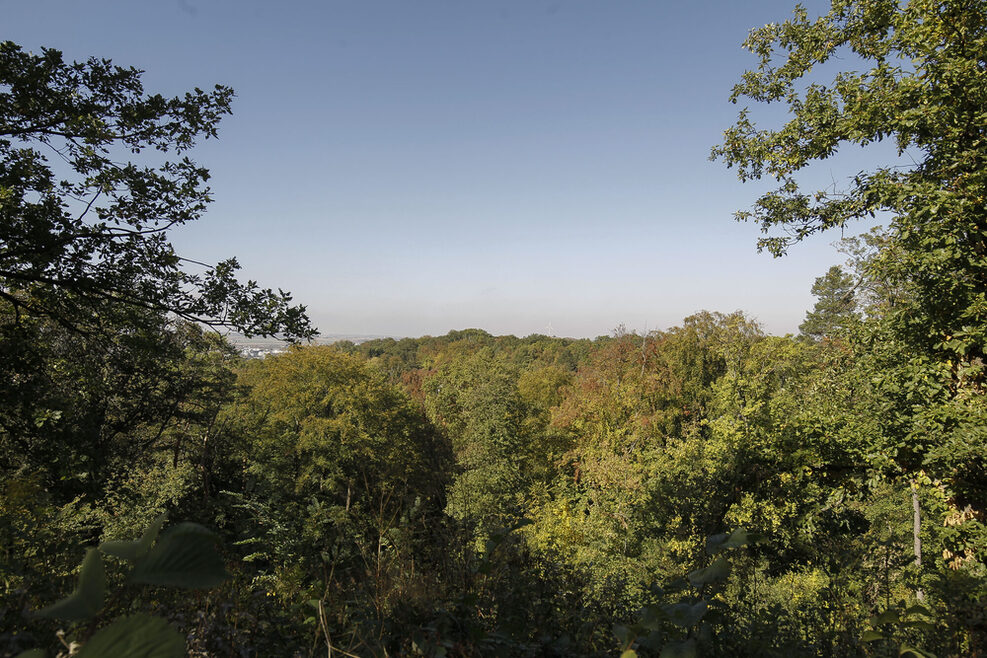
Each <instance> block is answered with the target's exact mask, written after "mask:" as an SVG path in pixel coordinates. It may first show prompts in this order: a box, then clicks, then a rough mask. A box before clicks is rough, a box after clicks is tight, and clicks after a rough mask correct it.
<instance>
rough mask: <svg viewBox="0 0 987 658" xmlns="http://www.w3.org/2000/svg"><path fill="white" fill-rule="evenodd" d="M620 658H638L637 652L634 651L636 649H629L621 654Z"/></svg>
mask: <svg viewBox="0 0 987 658" xmlns="http://www.w3.org/2000/svg"><path fill="white" fill-rule="evenodd" d="M620 658H637V651H634V649H627V650H625V651H624V652H623V653H622V654H620Z"/></svg>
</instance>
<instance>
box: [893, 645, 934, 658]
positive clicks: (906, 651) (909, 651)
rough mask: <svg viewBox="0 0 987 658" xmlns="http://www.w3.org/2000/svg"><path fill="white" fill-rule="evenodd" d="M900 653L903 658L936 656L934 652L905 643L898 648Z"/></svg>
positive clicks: (929, 657)
mask: <svg viewBox="0 0 987 658" xmlns="http://www.w3.org/2000/svg"><path fill="white" fill-rule="evenodd" d="M898 655H899V656H902V657H903V658H936V655H935V654H934V653H929V652H928V651H922V650H921V649H916V648H915V647H909V646H905V645H901V646H900V647H899V648H898Z"/></svg>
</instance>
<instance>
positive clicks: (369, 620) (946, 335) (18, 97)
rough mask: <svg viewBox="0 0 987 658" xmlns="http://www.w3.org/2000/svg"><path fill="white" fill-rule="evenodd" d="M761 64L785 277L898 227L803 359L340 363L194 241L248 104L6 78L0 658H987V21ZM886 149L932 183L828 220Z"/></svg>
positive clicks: (866, 8)
mask: <svg viewBox="0 0 987 658" xmlns="http://www.w3.org/2000/svg"><path fill="white" fill-rule="evenodd" d="M745 45H746V46H747V47H748V49H749V50H750V51H751V52H753V53H754V54H755V55H757V56H758V57H759V58H760V66H759V68H757V69H755V70H753V71H751V72H749V73H748V74H747V75H746V76H745V77H744V78H743V79H742V80H741V81H740V82H739V83H738V85H737V87H736V88H735V89H734V95H733V100H734V101H735V102H741V103H755V104H756V103H772V102H773V103H778V104H781V105H782V106H784V107H785V108H786V109H787V110H788V120H787V123H784V124H783V125H779V126H775V127H774V128H764V127H758V126H756V125H755V123H754V121H753V119H752V118H751V117H750V115H749V114H748V112H747V111H746V110H742V111H741V113H740V116H739V118H738V122H737V124H736V125H735V126H733V127H731V128H729V129H728V130H727V131H726V132H725V133H724V139H723V143H722V144H721V145H719V146H716V147H715V148H714V149H713V157H714V158H715V159H717V160H720V161H722V162H724V163H725V164H726V165H727V166H730V167H733V168H735V169H736V171H737V172H738V174H739V175H740V177H741V179H743V180H758V179H761V180H771V181H774V182H775V183H776V184H777V188H776V189H775V190H774V191H770V192H767V193H765V194H763V195H762V196H760V197H759V198H758V199H757V200H756V201H755V202H754V204H753V206H752V208H751V209H750V210H745V211H741V212H740V213H738V216H739V218H740V219H742V220H749V221H753V222H754V223H756V224H757V225H758V226H760V228H762V229H763V231H764V233H763V235H764V237H763V239H762V240H761V247H762V248H763V249H764V250H766V251H768V252H770V253H773V254H775V255H782V254H785V253H786V252H790V253H789V255H788V256H786V257H788V258H798V251H797V247H795V244H796V243H797V242H798V241H799V240H801V239H803V238H806V237H808V236H809V235H812V234H814V233H816V232H819V231H824V230H827V229H831V228H835V229H837V230H844V229H845V231H846V233H847V234H848V235H851V234H852V233H853V230H852V229H853V220H855V219H859V218H872V217H875V216H877V217H878V218H881V219H883V220H884V228H880V229H875V230H873V231H870V232H866V233H863V234H861V235H858V236H856V237H849V238H846V239H843V240H842V241H841V242H840V245H841V247H840V249H841V252H842V253H843V256H844V257H845V261H844V262H842V263H840V264H838V265H834V266H833V268H832V269H830V270H829V271H828V272H820V276H819V278H818V279H817V280H816V283H815V285H814V286H813V288H812V293H813V295H814V296H815V298H816V303H815V307H814V308H813V309H812V310H810V311H809V312H808V313H807V315H806V318H805V321H804V323H803V324H802V326H801V328H800V332H799V334H798V335H788V336H774V335H768V334H766V333H765V332H764V331H763V330H762V329H761V327H760V326H759V324H758V322H757V321H756V320H754V319H752V318H751V317H748V316H746V315H745V314H744V313H742V312H739V311H736V312H728V313H720V312H711V311H699V312H697V313H695V314H694V315H691V316H689V317H687V318H684V319H683V320H682V321H681V323H679V325H678V326H675V327H672V328H669V329H666V330H662V331H652V332H649V333H647V334H643V335H642V334H639V333H628V332H626V331H624V330H623V329H622V328H618V329H616V330H615V331H614V332H613V333H612V334H611V335H607V336H600V337H598V338H596V339H592V340H590V339H570V338H557V337H550V336H544V335H531V336H528V337H525V338H517V337H515V336H494V335H491V334H489V333H487V332H486V331H483V330H482V329H464V330H458V331H451V332H449V333H448V334H446V335H444V336H438V337H431V336H425V337H422V338H404V339H400V340H398V339H381V340H373V341H369V342H364V343H360V344H354V343H351V342H341V343H337V344H335V345H333V346H313V345H306V344H305V341H306V339H308V338H311V337H312V336H314V335H315V334H316V332H315V329H314V328H313V327H312V326H311V323H310V322H309V320H308V317H307V315H306V311H305V308H304V307H303V306H298V305H293V302H292V299H291V297H290V295H288V294H287V293H285V292H283V291H280V290H278V291H274V290H269V289H262V288H260V287H259V286H258V285H257V284H256V283H254V282H252V281H251V282H247V283H242V282H240V281H239V280H238V279H237V278H236V276H235V274H236V271H237V267H238V266H237V263H236V261H235V260H229V261H226V262H224V263H220V264H219V265H217V266H215V267H212V268H207V269H205V270H204V271H198V270H192V269H189V267H188V266H189V265H190V264H189V262H188V261H187V260H185V259H183V258H182V257H181V256H180V255H179V254H177V253H176V251H175V249H174V248H173V247H172V245H171V243H170V242H169V240H168V235H169V231H172V230H175V229H177V228H179V227H180V226H181V225H182V224H185V223H187V222H190V221H194V220H196V219H198V218H199V217H200V215H202V213H203V211H204V210H205V207H206V204H207V203H208V201H209V190H208V188H207V187H206V181H207V180H208V172H207V171H206V170H205V169H203V168H201V167H200V166H199V165H198V164H196V163H195V162H193V161H192V160H190V159H189V158H188V156H187V155H186V152H187V151H188V149H190V148H191V147H192V146H193V145H194V144H195V143H196V142H197V141H201V140H203V139H207V138H211V137H215V136H216V135H217V132H216V126H217V125H218V122H219V120H220V119H221V118H222V117H223V116H224V115H226V114H228V113H229V112H230V107H231V105H230V104H231V101H232V91H231V90H229V89H228V88H225V87H221V86H218V87H216V88H215V89H213V90H211V91H202V90H199V89H196V90H194V91H193V92H190V93H189V94H187V95H185V96H182V97H176V98H171V99H169V98H165V97H163V96H160V95H155V94H149V93H146V92H145V91H144V89H143V85H142V82H141V75H142V73H141V72H140V71H137V70H135V69H126V68H118V67H117V66H115V65H113V64H111V63H110V62H107V61H105V60H96V59H94V60H89V61H87V62H82V63H70V62H66V61H64V60H63V58H62V56H61V54H60V53H59V52H58V51H56V50H46V51H44V52H43V53H41V54H32V53H29V52H26V51H24V50H23V49H21V48H20V47H19V46H17V45H15V44H13V43H11V42H3V43H2V44H0V371H2V376H0V470H2V485H0V654H2V655H4V656H18V655H24V656H43V655H48V656H56V655H78V656H82V657H83V658H85V657H86V656H100V655H105V656H109V655H116V656H185V655H189V656H315V655H328V656H330V657H332V656H361V657H362V656H401V655H408V656H428V657H432V656H436V657H438V656H622V658H633V657H634V656H662V657H675V656H785V657H789V656H914V657H919V658H921V657H928V656H940V657H942V656H983V655H987V570H985V569H987V567H985V565H987V526H985V523H987V516H985V514H987V397H985V384H987V371H985V361H984V360H985V358H987V202H985V190H987V114H985V109H984V108H987V60H985V53H987V3H985V2H983V1H980V0H976V1H964V2H958V1H954V0H911V1H909V2H903V3H899V2H888V1H884V0H833V2H832V8H831V10H830V12H829V13H828V14H827V15H826V16H823V17H821V18H819V19H814V18H813V19H810V18H809V17H808V16H807V15H806V13H805V12H804V11H803V10H799V9H796V12H795V14H794V16H793V17H792V18H790V19H789V20H788V21H785V22H783V23H777V24H770V25H767V26H765V27H763V28H759V29H755V30H753V31H752V32H751V36H750V39H749V40H748V42H747V44H745ZM847 53H850V54H852V55H853V57H854V58H855V59H854V60H853V63H852V66H851V65H850V64H847V65H846V67H845V70H842V71H840V72H839V73H838V74H837V75H836V77H835V78H834V79H833V80H831V81H823V82H819V81H817V80H816V79H815V78H813V77H812V71H813V66H814V65H820V64H822V63H824V62H827V61H830V60H831V59H832V58H837V57H838V56H840V55H842V54H847ZM841 66H842V64H841ZM881 140H892V141H895V143H896V144H897V145H898V147H899V150H900V153H906V152H907V153H911V154H914V155H915V157H916V160H915V163H914V165H910V166H907V167H902V166H899V165H898V164H897V163H894V164H889V165H888V166H886V167H877V168H875V169H873V170H871V171H866V172H860V173H857V174H856V175H855V176H853V177H851V178H850V179H849V181H848V182H847V184H846V186H845V187H844V188H842V189H840V190H838V191H836V190H833V189H828V188H827V189H824V190H815V189H806V188H805V187H804V184H803V183H802V179H801V178H800V177H799V176H800V174H801V172H803V170H804V169H805V168H806V167H808V166H810V165H811V164H813V163H815V162H818V161H819V160H821V159H826V158H827V157H829V156H830V155H832V154H833V153H834V152H835V150H836V149H837V148H838V147H839V146H841V145H847V144H849V145H866V144H868V143H872V142H876V141H881ZM56 154H57V155H56ZM168 154H171V155H174V156H175V158H174V159H173V160H170V161H164V160H160V161H159V160H158V158H162V157H167V156H168ZM56 158H57V164H53V163H52V160H53V159H56ZM194 271H197V272H198V273H192V272H194ZM217 330H219V331H217ZM227 330H236V331H239V332H242V333H244V334H246V335H260V336H270V335H275V336H279V337H283V338H284V339H285V340H286V341H289V342H291V343H293V344H294V346H293V347H291V349H289V350H288V351H287V352H286V353H284V354H281V355H276V356H269V357H267V358H264V359H252V360H248V359H243V358H242V357H241V356H240V355H239V354H238V353H237V352H236V350H235V349H234V348H233V347H232V346H231V345H230V343H229V342H228V341H227V339H226V338H225V337H224V335H223V333H222V332H223V331H227ZM159 533H160V534H159ZM22 652H23V653H22Z"/></svg>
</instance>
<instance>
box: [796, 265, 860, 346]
mask: <svg viewBox="0 0 987 658" xmlns="http://www.w3.org/2000/svg"><path fill="white" fill-rule="evenodd" d="M812 294H813V295H815V297H816V304H815V306H813V308H812V310H811V311H809V312H808V313H806V315H805V321H804V322H802V324H800V325H799V332H800V333H802V335H804V336H808V337H810V338H814V339H816V340H819V339H820V338H822V337H823V336H832V335H833V334H834V333H835V332H837V331H839V330H841V329H845V328H846V327H847V325H848V324H850V323H851V322H853V321H854V320H857V319H859V318H860V314H859V313H858V312H857V298H856V295H855V285H854V279H853V277H852V276H850V275H849V274H847V273H846V272H844V271H843V268H842V267H840V266H839V265H834V266H833V267H831V268H829V270H828V271H827V272H826V274H824V275H823V276H821V277H819V278H817V279H816V281H815V283H813V284H812Z"/></svg>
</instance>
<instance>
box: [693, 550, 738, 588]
mask: <svg viewBox="0 0 987 658" xmlns="http://www.w3.org/2000/svg"><path fill="white" fill-rule="evenodd" d="M729 575H730V563H729V562H728V561H727V559H726V558H725V557H718V558H716V560H715V561H714V562H713V564H711V565H709V566H708V567H706V568H705V569H696V570H695V571H693V572H692V573H690V574H689V576H688V578H689V582H690V583H692V586H693V587H702V586H703V585H708V584H709V583H716V582H720V581H723V580H726V578H727V576H729Z"/></svg>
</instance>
